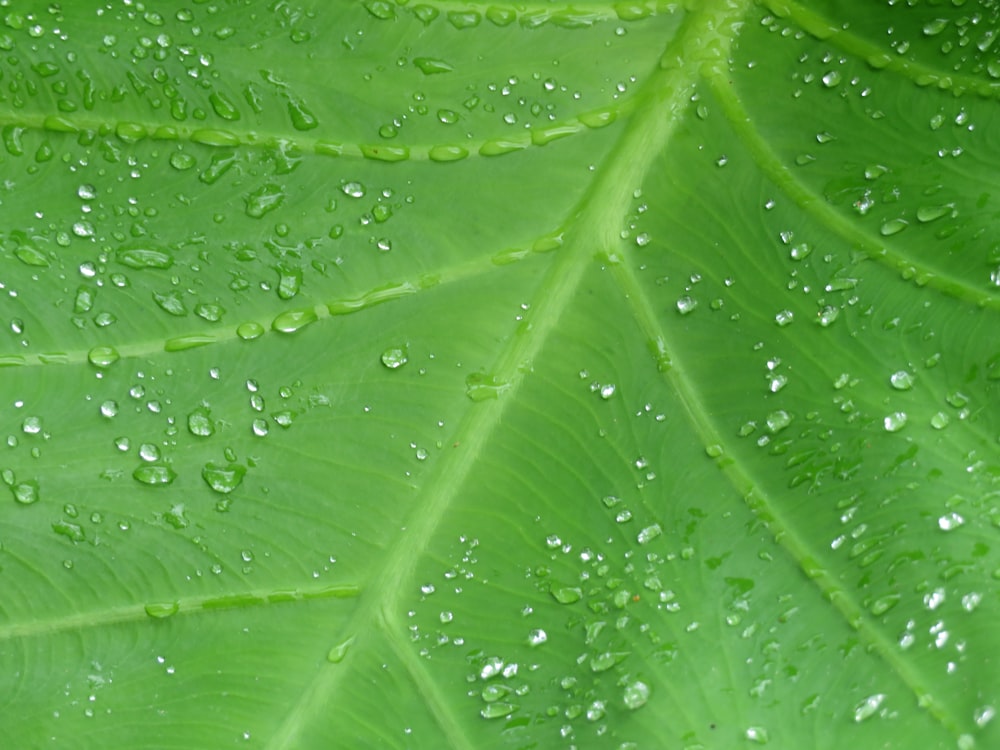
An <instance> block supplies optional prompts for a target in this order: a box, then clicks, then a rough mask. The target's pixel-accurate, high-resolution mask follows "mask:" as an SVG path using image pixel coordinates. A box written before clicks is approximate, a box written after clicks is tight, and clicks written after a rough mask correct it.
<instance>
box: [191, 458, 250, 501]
mask: <svg viewBox="0 0 1000 750" xmlns="http://www.w3.org/2000/svg"><path fill="white" fill-rule="evenodd" d="M246 473H247V470H246V467H244V466H241V465H239V464H228V465H227V466H220V465H218V464H215V463H211V462H209V463H207V464H205V466H204V468H202V470H201V478H202V479H204V480H205V483H206V484H207V485H208V486H209V487H211V488H212V489H213V490H215V491H216V492H218V493H220V494H223V495H228V494H229V493H230V492H232V491H233V490H235V489H236V488H237V487H239V486H240V483H241V482H242V481H243V477H244V475H245V474H246Z"/></svg>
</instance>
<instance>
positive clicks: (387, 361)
mask: <svg viewBox="0 0 1000 750" xmlns="http://www.w3.org/2000/svg"><path fill="white" fill-rule="evenodd" d="M381 359H382V364H383V365H385V366H386V367H388V368H389V369H390V370H398V369H399V368H400V367H402V366H403V365H405V364H406V363H407V362H409V361H410V360H409V357H408V356H407V351H406V347H405V346H391V347H389V348H388V349H386V350H385V351H384V352H382V357H381Z"/></svg>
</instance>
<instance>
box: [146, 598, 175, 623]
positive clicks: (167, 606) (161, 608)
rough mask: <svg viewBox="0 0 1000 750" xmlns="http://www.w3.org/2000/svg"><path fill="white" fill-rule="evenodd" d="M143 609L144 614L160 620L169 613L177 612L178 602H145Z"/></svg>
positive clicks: (168, 615)
mask: <svg viewBox="0 0 1000 750" xmlns="http://www.w3.org/2000/svg"><path fill="white" fill-rule="evenodd" d="M143 609H145V610H146V614H147V615H148V616H149V617H152V618H154V619H156V620H162V619H164V618H167V617H170V616H171V615H175V614H177V611H178V610H179V609H180V604H179V603H178V602H156V603H153V604H147V605H146V606H145V607H144V608H143Z"/></svg>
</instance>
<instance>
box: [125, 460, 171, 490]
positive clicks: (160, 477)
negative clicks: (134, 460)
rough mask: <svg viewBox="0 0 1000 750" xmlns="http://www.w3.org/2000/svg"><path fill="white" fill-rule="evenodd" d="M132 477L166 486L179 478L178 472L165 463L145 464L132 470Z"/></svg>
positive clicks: (143, 481)
mask: <svg viewBox="0 0 1000 750" xmlns="http://www.w3.org/2000/svg"><path fill="white" fill-rule="evenodd" d="M132 477H133V478H134V479H136V480H137V481H139V482H142V483H143V484H148V485H151V486H154V487H156V486H164V485H168V484H170V483H171V482H173V481H174V480H175V479H176V478H177V472H175V471H174V470H173V469H171V468H170V467H169V466H166V465H164V464H145V465H143V466H140V467H139V468H138V469H136V470H135V471H133V472H132Z"/></svg>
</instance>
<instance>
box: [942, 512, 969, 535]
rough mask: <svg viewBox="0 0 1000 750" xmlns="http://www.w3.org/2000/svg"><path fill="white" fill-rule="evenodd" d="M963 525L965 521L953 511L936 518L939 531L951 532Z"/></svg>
mask: <svg viewBox="0 0 1000 750" xmlns="http://www.w3.org/2000/svg"><path fill="white" fill-rule="evenodd" d="M964 523H965V519H964V518H963V517H962V516H961V515H959V514H958V513H956V512H955V511H952V512H950V513H945V514H944V515H943V516H941V517H940V518H938V528H939V529H941V531H953V530H954V529H957V528H958V527H959V526H962V525H963V524H964Z"/></svg>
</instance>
